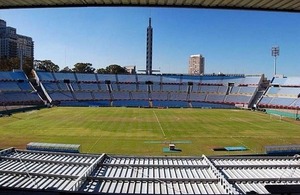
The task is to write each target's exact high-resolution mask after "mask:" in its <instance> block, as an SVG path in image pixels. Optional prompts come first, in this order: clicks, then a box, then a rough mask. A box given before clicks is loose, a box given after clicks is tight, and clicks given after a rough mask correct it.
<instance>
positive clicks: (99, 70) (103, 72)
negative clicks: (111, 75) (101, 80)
mask: <svg viewBox="0 0 300 195" xmlns="http://www.w3.org/2000/svg"><path fill="white" fill-rule="evenodd" d="M97 73H99V74H105V73H107V72H106V69H105V68H99V69H98V70H97Z"/></svg>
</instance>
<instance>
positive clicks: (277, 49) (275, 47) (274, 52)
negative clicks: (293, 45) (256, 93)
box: [272, 46, 279, 76]
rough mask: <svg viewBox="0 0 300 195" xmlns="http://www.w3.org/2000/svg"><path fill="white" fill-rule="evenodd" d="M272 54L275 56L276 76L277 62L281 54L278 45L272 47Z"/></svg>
mask: <svg viewBox="0 0 300 195" xmlns="http://www.w3.org/2000/svg"><path fill="white" fill-rule="evenodd" d="M272 56H274V76H276V62H277V56H279V47H278V46H274V47H272Z"/></svg>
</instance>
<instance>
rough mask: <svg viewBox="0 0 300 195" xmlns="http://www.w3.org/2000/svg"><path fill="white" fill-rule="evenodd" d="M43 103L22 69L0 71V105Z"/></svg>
mask: <svg viewBox="0 0 300 195" xmlns="http://www.w3.org/2000/svg"><path fill="white" fill-rule="evenodd" d="M35 104H43V101H42V99H41V97H40V96H39V95H38V93H37V92H36V91H35V90H34V88H33V86H32V85H31V83H30V82H29V80H28V78H27V77H26V75H25V73H24V72H23V71H12V72H8V71H7V72H0V105H5V106H9V105H35Z"/></svg>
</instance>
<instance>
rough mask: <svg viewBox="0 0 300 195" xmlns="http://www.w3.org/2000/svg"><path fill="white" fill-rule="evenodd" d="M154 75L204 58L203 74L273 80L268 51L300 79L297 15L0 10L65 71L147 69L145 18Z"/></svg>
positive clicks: (280, 68) (39, 55) (183, 70)
mask: <svg viewBox="0 0 300 195" xmlns="http://www.w3.org/2000/svg"><path fill="white" fill-rule="evenodd" d="M149 17H151V18H152V27H153V33H154V37H153V69H157V70H160V71H161V73H179V74H187V71H188V59H189V56H190V55H193V54H202V55H203V56H204V57H205V73H207V74H209V73H219V72H222V73H225V74H265V75H266V76H267V77H269V78H270V77H272V76H273V72H274V71H273V69H274V68H273V64H274V58H273V57H272V56H271V48H272V47H273V46H279V48H280V55H279V57H278V58H277V73H278V74H284V75H286V76H300V44H299V43H300V25H299V24H300V14H297V13H285V12H265V11H241V10H240V11H238V10H217V9H187V8H145V7H143V8H131V7H123V8H122V7H90V8H83V7H82V8H39V9H37V8H35V9H8V10H0V19H3V20H5V21H6V22H7V26H11V27H14V28H16V29H17V33H18V34H22V35H26V36H30V37H32V38H33V40H34V57H35V59H36V60H51V61H52V62H54V63H55V64H57V65H59V66H60V68H61V69H62V68H64V67H66V66H68V67H70V68H72V67H73V66H74V64H76V63H79V62H83V63H91V64H92V65H93V67H94V68H96V69H98V68H105V67H106V66H108V65H110V64H119V65H121V66H130V65H135V66H136V67H137V69H138V70H141V69H145V64H146V62H145V61H146V60H145V59H146V29H147V26H148V18H149Z"/></svg>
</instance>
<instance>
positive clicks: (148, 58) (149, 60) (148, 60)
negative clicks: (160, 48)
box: [146, 18, 153, 74]
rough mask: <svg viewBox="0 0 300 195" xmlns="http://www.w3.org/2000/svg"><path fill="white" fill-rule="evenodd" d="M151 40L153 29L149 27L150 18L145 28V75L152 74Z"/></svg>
mask: <svg viewBox="0 0 300 195" xmlns="http://www.w3.org/2000/svg"><path fill="white" fill-rule="evenodd" d="M152 39H153V29H152V26H151V18H149V26H148V28H147V51H146V52H147V53H146V74H152Z"/></svg>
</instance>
